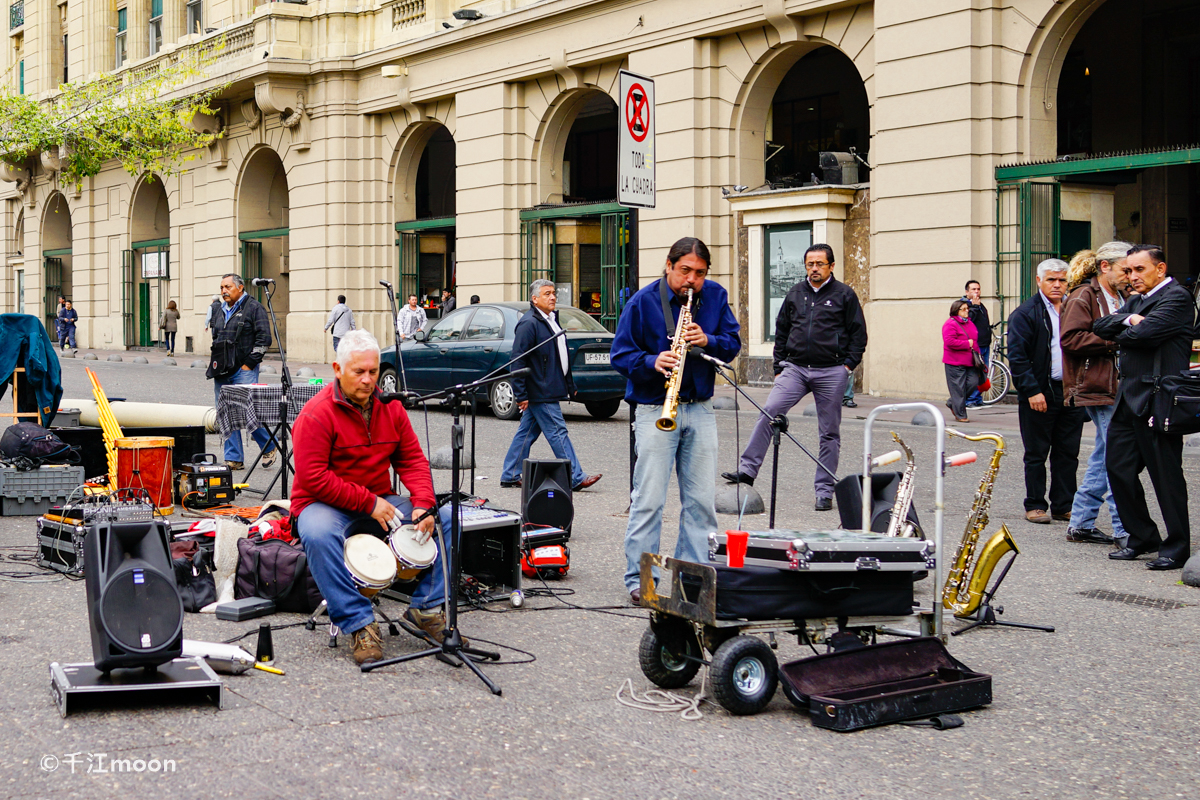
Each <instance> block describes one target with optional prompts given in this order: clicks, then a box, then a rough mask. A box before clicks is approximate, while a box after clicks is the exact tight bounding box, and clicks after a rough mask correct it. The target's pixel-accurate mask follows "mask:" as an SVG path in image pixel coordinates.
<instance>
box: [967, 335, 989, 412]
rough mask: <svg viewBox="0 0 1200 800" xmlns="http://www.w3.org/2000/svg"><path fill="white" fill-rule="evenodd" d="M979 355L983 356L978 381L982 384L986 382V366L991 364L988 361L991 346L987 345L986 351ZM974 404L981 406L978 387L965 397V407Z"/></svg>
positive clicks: (981, 399)
mask: <svg viewBox="0 0 1200 800" xmlns="http://www.w3.org/2000/svg"><path fill="white" fill-rule="evenodd" d="M980 355H981V356H983V370H982V371H983V376H982V377H981V378H980V379H979V382H980V383H983V382H984V381H985V380H987V374H988V364H990V363H991V362H990V360H989V359H990V358H991V355H992V353H991V345H988V349H987V350H984V351H983V352H982V353H980ZM976 403H978V404H979V405H983V392H981V391H979V389H978V387H976V389H975V391H973V392H971V393H970V394H969V395H967V405H969V406H970V405H975V404H976Z"/></svg>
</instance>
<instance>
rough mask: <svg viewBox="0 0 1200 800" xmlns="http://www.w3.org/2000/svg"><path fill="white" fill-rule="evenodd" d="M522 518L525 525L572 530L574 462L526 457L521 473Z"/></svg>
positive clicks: (573, 515)
mask: <svg viewBox="0 0 1200 800" xmlns="http://www.w3.org/2000/svg"><path fill="white" fill-rule="evenodd" d="M521 517H522V519H523V520H524V522H525V524H527V525H528V524H530V523H533V524H536V525H549V526H550V527H552V528H562V529H563V530H564V531H570V530H571V521H572V520H574V519H575V503H574V501H573V500H572V499H571V462H570V461H569V460H567V459H565V458H547V459H544V460H538V459H533V458H527V459H525V464H524V470H523V472H522V473H521Z"/></svg>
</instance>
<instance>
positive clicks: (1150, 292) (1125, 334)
mask: <svg viewBox="0 0 1200 800" xmlns="http://www.w3.org/2000/svg"><path fill="white" fill-rule="evenodd" d="M1125 266H1126V268H1127V270H1128V276H1129V285H1130V288H1131V289H1133V291H1135V292H1137V294H1136V295H1134V296H1133V297H1131V298H1130V299H1129V302H1128V303H1126V304H1125V306H1124V308H1122V309H1121V310H1120V311H1118V312H1117V313H1115V314H1109V315H1108V316H1106V317H1104V318H1103V319H1100V320H1097V321H1096V324H1095V326H1093V332H1094V333H1095V334H1096V335H1097V336H1102V337H1104V338H1105V339H1110V340H1112V341H1115V342H1116V343H1117V345H1118V346H1119V347H1120V365H1121V380H1120V383H1119V384H1118V385H1117V399H1116V402H1115V403H1114V407H1113V416H1112V421H1111V422H1110V423H1109V426H1108V454H1107V455H1108V482H1109V485H1110V486H1111V487H1112V493H1113V497H1114V498H1115V499H1116V501H1117V508H1119V509H1120V510H1121V523H1122V524H1123V525H1124V526H1125V530H1126V531H1128V533H1129V542H1128V544H1127V546H1125V547H1123V548H1121V549H1120V550H1115V551H1113V552H1111V553H1109V554H1108V557H1109V558H1111V559H1114V560H1117V561H1134V560H1135V559H1137V557H1138V556H1140V555H1143V554H1145V553H1153V552H1155V551H1158V558H1156V559H1154V560H1153V561H1149V562H1147V564H1146V568H1147V569H1154V570H1164V569H1182V568H1183V565H1184V563H1185V562H1186V561H1187V559H1188V556H1189V555H1190V554H1191V545H1192V532H1191V525H1190V523H1189V521H1188V498H1187V481H1186V480H1185V479H1184V476H1183V436H1182V435H1180V434H1175V433H1164V432H1162V431H1160V430H1157V429H1156V428H1154V426H1153V425H1152V424H1151V420H1150V414H1151V406H1150V398H1151V396H1152V395H1153V393H1154V391H1155V389H1156V387H1157V381H1155V380H1154V378H1155V376H1158V375H1173V374H1178V373H1180V372H1182V371H1184V370H1186V369H1188V366H1189V361H1190V359H1191V353H1192V337H1193V336H1194V329H1195V324H1196V314H1195V306H1194V305H1193V303H1192V295H1191V292H1189V291H1188V290H1187V289H1185V288H1183V286H1182V285H1180V284H1179V282H1178V281H1176V280H1175V279H1174V278H1172V277H1171V276H1170V275H1168V274H1167V259H1166V255H1165V254H1164V253H1163V250H1162V248H1161V247H1158V246H1157V245H1152V244H1139V245H1135V246H1134V247H1132V248H1130V250H1129V253H1128V255H1127V257H1126V259H1125ZM1143 470H1146V471H1148V472H1149V473H1150V482H1151V483H1152V484H1154V495H1155V497H1157V498H1158V507H1159V509H1160V510H1161V511H1162V517H1163V522H1165V523H1166V533H1167V535H1166V539H1162V538H1161V537H1160V536H1159V532H1158V526H1157V525H1155V524H1154V520H1153V519H1151V517H1150V510H1149V509H1148V508H1147V507H1146V493H1145V491H1144V490H1143V489H1142V482H1141V474H1142V471H1143Z"/></svg>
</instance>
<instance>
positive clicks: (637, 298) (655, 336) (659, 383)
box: [612, 278, 742, 406]
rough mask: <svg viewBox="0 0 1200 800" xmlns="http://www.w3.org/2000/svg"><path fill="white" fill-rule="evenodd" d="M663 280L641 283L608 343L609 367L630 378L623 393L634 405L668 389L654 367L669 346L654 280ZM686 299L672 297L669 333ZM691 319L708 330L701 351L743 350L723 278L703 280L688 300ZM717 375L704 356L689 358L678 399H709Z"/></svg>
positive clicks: (729, 353) (720, 354) (725, 353)
mask: <svg viewBox="0 0 1200 800" xmlns="http://www.w3.org/2000/svg"><path fill="white" fill-rule="evenodd" d="M663 280H664V279H663V278H659V279H658V280H656V281H654V282H653V283H651V284H650V285H648V286H645V287H643V288H642V289H640V290H639V291H638V293H637V294H635V295H634V296H633V297H632V298H631V299H630V300H629V302H628V303H626V304H625V308H624V310H622V312H621V320H620V322H618V323H617V335H616V337H615V338H614V339H613V343H612V365H613V369H615V370H616V371H617V372H619V373H621V374H622V375H624V376H625V377H626V378H628V379H629V384H628V386H626V388H625V399H626V400H632V401H633V402H635V403H637V404H638V405H648V406H654V405H662V402H663V400H664V399H665V398H666V395H667V382H666V379H665V378H664V377H663V374H662V373H661V372H657V371H656V370H655V369H654V361H655V359H657V358H658V354H659V353H661V352H663V351H664V350H670V349H671V337H670V336H669V335H668V334H667V325H666V322H665V321H664V320H663V309H662V300H661V299H660V298H659V294H658V285H659V283H661V282H662V281H663ZM684 302H685V300H683V299H680V298H679V297H675V298H674V299H672V300H671V326H670V327H671V335H674V333H675V326H676V324H677V323H678V321H679V311H680V309H682V308H683V304H684ZM692 321H693V322H695V323H696V324H697V325H699V326H700V328H701V330H703V331H704V332H705V333H706V334H708V345H707V346H706V347H705V348H704V352H706V353H708V354H709V355H710V356H713V357H714V358H719V359H721V360H722V361H729V360H730V359H732V358H734V357H735V356H737V354H738V353H739V352H740V351H741V349H742V340H741V338H740V337H739V336H738V331H740V330H741V325H739V324H738V321H737V318H736V317H734V316H733V311H732V310H731V309H730V308H729V295H728V294H727V293H726V291H725V287H724V286H722V285H721V284H719V283H717V282H716V281H713V280H708V281H705V282H704V288H703V289H702V290H701V292H700V294H698V295H696V296H695V297H694V298H693V300H692ZM715 375H716V371H715V370H714V369H713V366H712V365H711V364H709V363H708V362H707V361H704V360H702V359H699V358H689V359H688V361H687V366H686V367H685V368H684V370H683V382H682V384H681V386H680V387H679V399H680V400H681V401H688V400H707V399H709V398H710V397H712V394H713V382H714V378H715Z"/></svg>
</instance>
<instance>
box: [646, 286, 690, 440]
mask: <svg viewBox="0 0 1200 800" xmlns="http://www.w3.org/2000/svg"><path fill="white" fill-rule="evenodd" d="M663 280H666V278H663ZM691 324H692V290H691V289H688V290H687V305H685V306H684V307H683V308H682V309H681V310H680V312H679V322H678V323H677V324H676V325H675V338H674V339H672V340H671V352H672V353H674V354H675V357H676V358H678V359H679V360H678V361H676V362H675V367H674V369H672V370H671V374H670V376H669V377H668V378H667V396H666V398H665V399H664V400H663V410H662V415H661V416H660V417H659V418H658V420H657V421H655V423H654V426H655V427H656V428H658V429H659V430H660V431H673V430H675V425H676V423H675V418H676V417H677V416H678V415H679V387H680V386H681V385H682V383H683V364H684V362H685V361H687V351H688V348H689V347H690V346H691V345H689V344H688V343H687V342H685V341H684V340H683V332H684V331H685V330H686V329H687V327H688V326H689V325H691Z"/></svg>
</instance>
